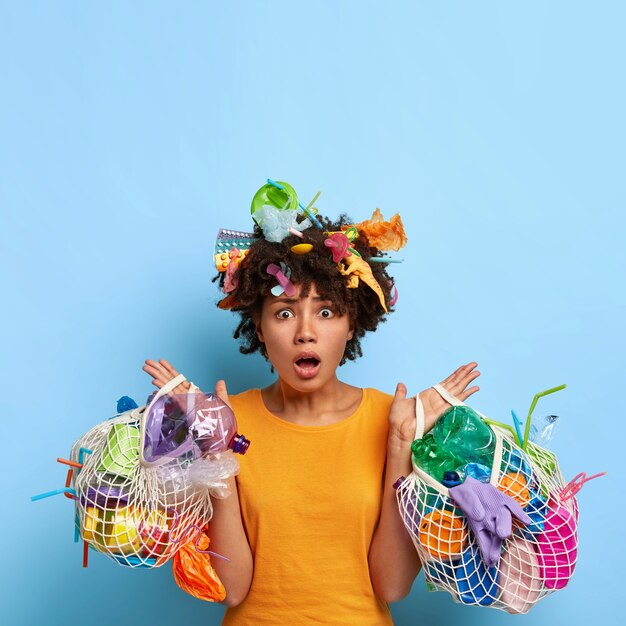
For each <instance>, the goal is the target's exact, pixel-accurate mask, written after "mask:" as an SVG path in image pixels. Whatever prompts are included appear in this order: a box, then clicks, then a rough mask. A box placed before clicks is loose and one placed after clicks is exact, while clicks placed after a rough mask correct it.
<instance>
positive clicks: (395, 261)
mask: <svg viewBox="0 0 626 626" xmlns="http://www.w3.org/2000/svg"><path fill="white" fill-rule="evenodd" d="M403 261H404V259H384V258H381V257H377V256H376V257H372V258H371V259H370V263H372V262H373V263H402V262H403Z"/></svg>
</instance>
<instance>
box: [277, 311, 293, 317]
mask: <svg viewBox="0 0 626 626" xmlns="http://www.w3.org/2000/svg"><path fill="white" fill-rule="evenodd" d="M276 317H278V318H279V319H281V320H288V319H289V318H290V317H293V313H292V312H291V311H290V310H289V309H282V310H281V311H278V313H276Z"/></svg>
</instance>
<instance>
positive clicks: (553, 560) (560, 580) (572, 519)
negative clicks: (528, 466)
mask: <svg viewBox="0 0 626 626" xmlns="http://www.w3.org/2000/svg"><path fill="white" fill-rule="evenodd" d="M571 502H572V504H573V507H574V514H572V513H571V512H570V511H569V510H568V509H567V508H566V507H565V506H563V505H562V504H558V503H556V502H555V501H554V500H552V501H551V502H550V503H549V504H548V506H549V511H548V514H547V516H546V522H545V526H544V529H543V532H542V533H541V534H540V535H539V536H538V537H537V558H538V560H539V570H540V574H541V577H542V578H543V584H544V586H545V587H546V588H548V589H563V587H565V585H567V583H568V582H569V579H570V578H571V577H572V574H573V573H574V567H575V566H576V556H577V554H578V533H577V525H576V522H577V519H576V518H577V517H578V507H577V505H576V501H575V500H574V499H573V498H572V500H571Z"/></svg>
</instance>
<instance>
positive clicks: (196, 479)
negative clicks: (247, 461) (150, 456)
mask: <svg viewBox="0 0 626 626" xmlns="http://www.w3.org/2000/svg"><path fill="white" fill-rule="evenodd" d="M153 472H154V475H155V476H156V477H157V478H158V481H159V483H160V484H161V485H163V486H164V488H163V490H164V492H165V493H167V494H174V495H175V496H176V497H177V498H180V495H181V494H187V495H189V494H193V493H195V492H199V491H206V490H207V489H208V490H209V493H210V494H211V496H213V497H215V498H226V497H227V496H228V495H230V489H228V484H227V482H226V481H227V480H228V478H230V477H231V476H235V475H236V474H238V473H239V461H238V460H237V459H236V457H235V455H234V454H233V453H232V452H231V451H230V450H227V451H226V452H222V453H221V454H216V455H214V456H212V457H207V458H205V459H196V460H195V461H193V462H191V463H188V464H187V465H184V466H181V465H176V464H173V463H172V464H167V465H161V466H159V467H155V468H153Z"/></svg>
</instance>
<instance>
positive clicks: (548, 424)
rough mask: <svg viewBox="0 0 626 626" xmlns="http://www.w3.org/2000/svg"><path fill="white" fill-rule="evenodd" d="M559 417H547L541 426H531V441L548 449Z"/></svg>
mask: <svg viewBox="0 0 626 626" xmlns="http://www.w3.org/2000/svg"><path fill="white" fill-rule="evenodd" d="M558 419H559V416H558V415H546V416H545V417H544V418H543V419H542V420H540V422H539V424H537V425H535V424H531V425H530V440H531V441H532V442H533V443H536V444H537V445H538V446H542V447H544V448H545V447H546V446H547V445H548V443H549V441H550V440H551V439H552V435H553V434H554V427H555V425H556V422H557V420H558Z"/></svg>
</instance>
